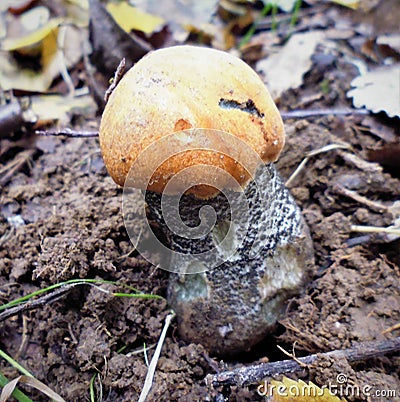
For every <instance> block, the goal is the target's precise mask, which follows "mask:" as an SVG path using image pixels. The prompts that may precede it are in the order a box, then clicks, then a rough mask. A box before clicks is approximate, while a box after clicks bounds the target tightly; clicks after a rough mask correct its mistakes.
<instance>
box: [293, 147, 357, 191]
mask: <svg viewBox="0 0 400 402" xmlns="http://www.w3.org/2000/svg"><path fill="white" fill-rule="evenodd" d="M350 148H351V145H349V144H329V145H326V146H325V147H322V148H319V149H315V150H314V151H311V152H309V153H308V154H306V157H305V158H304V159H303V160H302V161H301V163H300V164H299V166H297V168H296V170H295V171H294V172H293V173H292V174H291V176H290V177H289V178H288V179H287V180H286V183H285V185H286V186H287V187H288V186H290V184H292V183H293V181H294V179H295V178H296V177H297V176H298V175H299V173H300V172H301V171H302V170H303V169H304V167H305V166H306V164H307V162H308V161H309V160H310V158H311V157H312V156H315V155H319V154H322V153H324V152H329V151H332V150H334V149H350Z"/></svg>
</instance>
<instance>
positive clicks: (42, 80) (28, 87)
mask: <svg viewBox="0 0 400 402" xmlns="http://www.w3.org/2000/svg"><path fill="white" fill-rule="evenodd" d="M52 21H53V22H52V23H51V25H49V26H47V28H46V30H43V29H40V31H41V34H40V35H38V33H35V34H34V35H33V36H32V37H24V38H18V39H13V40H12V42H7V46H8V49H9V50H19V49H20V46H23V47H22V48H23V49H25V48H26V46H29V45H28V44H31V43H32V41H33V37H34V38H35V39H36V38H41V39H40V44H39V50H40V52H41V60H40V64H41V67H42V68H41V70H40V71H39V72H36V71H34V70H30V69H21V68H20V67H19V66H18V65H17V63H15V61H14V59H13V58H12V56H11V54H10V53H0V64H1V69H0V86H1V87H2V88H3V89H4V90H9V89H20V90H25V91H32V92H45V91H47V89H48V88H49V87H50V85H51V83H52V82H53V80H54V78H56V77H57V76H58V75H60V73H62V72H64V71H65V70H66V68H70V67H72V66H74V65H75V64H76V63H77V62H78V61H79V60H80V59H81V57H82V53H83V46H84V45H83V37H82V35H81V33H80V31H79V30H78V29H77V28H74V27H73V26H70V25H66V26H61V27H59V23H60V21H59V19H55V20H52ZM50 26H51V29H49V27H50ZM45 32H46V33H47V35H45V36H44V37H42V34H43V33H45ZM61 49H62V50H61Z"/></svg>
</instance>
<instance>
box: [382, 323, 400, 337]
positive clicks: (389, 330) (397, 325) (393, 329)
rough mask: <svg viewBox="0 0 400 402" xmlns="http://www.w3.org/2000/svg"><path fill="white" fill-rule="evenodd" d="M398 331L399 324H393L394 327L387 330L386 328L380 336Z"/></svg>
mask: <svg viewBox="0 0 400 402" xmlns="http://www.w3.org/2000/svg"><path fill="white" fill-rule="evenodd" d="M398 329H400V322H398V323H397V324H395V325H392V326H391V327H389V328H386V329H385V330H384V331H382V332H381V334H382V335H385V334H388V333H389V332H392V331H396V330H398Z"/></svg>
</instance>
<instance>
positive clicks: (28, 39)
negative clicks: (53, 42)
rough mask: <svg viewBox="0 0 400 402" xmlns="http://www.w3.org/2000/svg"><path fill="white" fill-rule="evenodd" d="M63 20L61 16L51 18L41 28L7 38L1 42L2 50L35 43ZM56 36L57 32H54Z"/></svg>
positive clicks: (11, 49) (15, 48)
mask: <svg viewBox="0 0 400 402" xmlns="http://www.w3.org/2000/svg"><path fill="white" fill-rule="evenodd" d="M62 22H63V19H62V18H53V19H51V20H50V21H49V22H48V23H47V24H46V25H43V26H42V27H41V28H39V29H37V30H35V31H33V32H30V33H29V34H27V35H24V36H22V37H20V38H8V39H5V40H4V41H3V43H2V46H1V48H2V50H6V51H13V50H17V49H22V48H24V47H28V46H32V45H35V44H36V43H39V42H41V41H42V40H43V39H44V38H45V37H46V36H48V35H49V34H50V33H52V32H53V31H55V30H56V29H57V28H58V26H59V25H60V24H61V23H62ZM55 36H57V34H55Z"/></svg>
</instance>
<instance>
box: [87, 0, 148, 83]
mask: <svg viewBox="0 0 400 402" xmlns="http://www.w3.org/2000/svg"><path fill="white" fill-rule="evenodd" d="M89 5H90V24H89V32H90V35H89V36H90V42H91V44H92V47H93V52H92V54H91V61H92V63H93V64H94V65H95V66H96V67H97V68H98V69H99V70H100V71H103V72H104V73H105V74H107V75H110V76H112V75H113V74H114V72H115V69H116V68H117V66H118V64H119V63H120V61H121V60H122V59H123V58H125V59H126V68H127V69H129V68H130V67H132V65H133V64H134V63H136V62H137V61H138V60H139V59H141V58H142V57H143V56H144V55H145V54H146V53H147V52H149V51H150V50H152V49H153V47H152V46H151V45H150V44H149V43H147V42H145V41H144V40H143V39H140V38H138V37H137V36H136V35H129V34H128V33H126V32H125V31H124V30H123V29H122V28H121V27H120V26H119V25H118V24H117V23H116V21H115V20H114V18H113V17H112V16H111V15H110V13H109V12H108V11H107V10H106V8H105V7H104V5H103V3H102V2H100V1H99V0H90V1H89Z"/></svg>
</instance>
